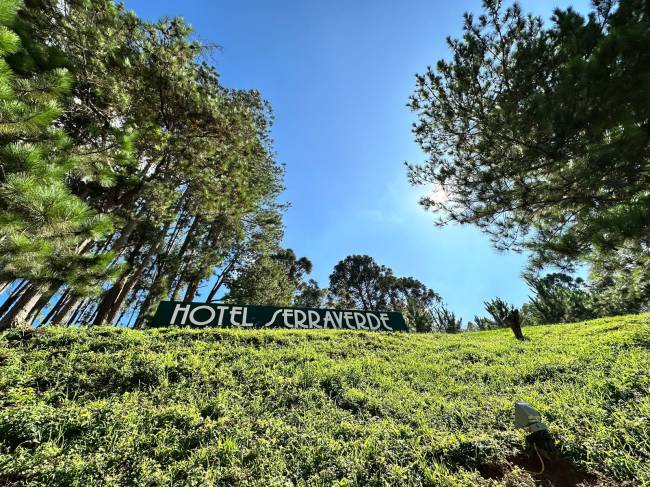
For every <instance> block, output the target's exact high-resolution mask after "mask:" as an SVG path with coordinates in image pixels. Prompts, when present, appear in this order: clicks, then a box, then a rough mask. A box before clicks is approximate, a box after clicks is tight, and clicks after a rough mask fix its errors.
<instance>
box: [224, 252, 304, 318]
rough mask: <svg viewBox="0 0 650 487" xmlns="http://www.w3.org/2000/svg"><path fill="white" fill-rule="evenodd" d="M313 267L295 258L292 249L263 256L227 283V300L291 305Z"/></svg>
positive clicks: (302, 259) (230, 301)
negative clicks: (304, 278) (303, 279)
mask: <svg viewBox="0 0 650 487" xmlns="http://www.w3.org/2000/svg"><path fill="white" fill-rule="evenodd" d="M311 268H312V264H311V262H310V261H309V259H307V258H306V257H301V258H299V259H298V258H296V254H295V253H294V252H293V250H291V249H280V250H278V251H277V252H276V253H274V254H273V255H268V256H267V255H262V256H260V257H259V258H258V259H256V260H255V261H253V262H252V263H251V264H250V266H248V267H246V268H244V269H242V271H241V272H240V273H239V275H237V276H236V277H235V278H234V279H233V281H232V282H230V283H229V284H228V287H229V292H228V294H226V296H225V297H224V301H225V302H228V303H246V304H257V305H271V306H289V305H291V304H292V302H293V300H294V296H295V295H296V293H297V292H298V289H299V287H300V285H301V283H302V278H303V276H304V275H305V274H309V273H310V272H311Z"/></svg>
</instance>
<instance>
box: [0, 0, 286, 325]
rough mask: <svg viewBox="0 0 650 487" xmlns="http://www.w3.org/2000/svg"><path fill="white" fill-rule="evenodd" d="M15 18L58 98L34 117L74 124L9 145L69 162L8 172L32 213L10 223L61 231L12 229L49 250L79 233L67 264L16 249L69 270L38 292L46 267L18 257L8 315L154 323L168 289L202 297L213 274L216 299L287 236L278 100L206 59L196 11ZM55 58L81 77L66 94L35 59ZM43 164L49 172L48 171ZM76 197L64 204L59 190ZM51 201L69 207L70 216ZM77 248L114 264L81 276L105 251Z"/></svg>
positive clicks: (57, 6)
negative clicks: (235, 83)
mask: <svg viewBox="0 0 650 487" xmlns="http://www.w3.org/2000/svg"><path fill="white" fill-rule="evenodd" d="M16 29H17V31H18V32H20V34H21V36H23V37H24V38H25V39H27V41H26V42H25V46H26V47H25V50H24V51H25V52H24V53H18V54H20V55H16V56H14V57H12V59H11V61H12V63H13V64H14V65H15V66H17V68H16V69H18V70H19V72H20V73H22V74H23V75H24V76H25V77H28V76H29V78H30V80H31V81H30V82H31V83H33V84H35V85H38V84H39V83H40V84H41V85H43V86H41V88H43V90H42V92H38V93H40V94H39V96H40V98H41V99H40V100H39V103H41V102H42V103H45V102H47V106H48V107H49V109H48V110H47V111H46V112H44V113H43V114H42V115H41V116H39V117H31V118H29V119H28V120H31V122H30V124H31V125H30V127H31V126H32V125H34V124H35V122H36V121H38V124H37V125H38V128H39V130H42V131H45V132H46V133H47V134H49V135H52V134H54V133H58V134H64V132H65V134H67V137H65V141H64V142H65V144H64V145H63V146H62V145H61V144H59V145H57V146H56V150H55V151H50V152H45V151H44V150H43V149H41V150H40V151H36V150H35V151H32V152H33V153H32V154H31V155H30V153H29V152H26V151H24V150H23V151H22V152H21V151H18V150H14V149H13V146H9V149H12V150H13V153H12V154H9V155H11V157H12V158H13V159H12V160H14V161H17V162H20V161H21V160H26V161H27V162H29V163H30V164H33V165H35V164H37V163H38V158H35V157H34V153H38V154H39V155H40V156H41V158H42V159H43V164H40V165H39V167H42V168H44V169H47V170H48V171H56V174H54V175H53V176H52V177H49V176H48V175H47V174H42V171H41V172H40V173H39V172H38V171H35V172H34V174H32V175H27V176H30V177H31V179H30V178H28V177H27V176H23V175H21V176H16V175H14V176H12V177H13V178H14V179H16V178H17V179H19V181H17V182H16V184H13V186H11V185H10V184H8V183H9V181H8V182H7V184H5V186H6V187H5V190H6V191H5V192H4V194H5V197H6V198H7V200H8V201H14V204H13V206H8V208H10V209H11V210H12V211H14V212H15V211H18V210H17V209H19V210H20V211H22V212H23V213H25V215H24V216H21V218H20V219H18V218H16V219H15V220H16V221H18V220H19V222H18V223H19V225H18V226H16V228H15V229H13V228H12V231H13V230H15V231H14V233H15V234H16V235H22V234H21V229H22V228H23V227H24V228H28V229H30V231H31V232H36V231H39V232H41V233H46V232H47V235H43V237H44V238H43V239H42V240H39V239H38V238H35V237H34V236H29V235H26V236H25V237H24V238H23V239H22V240H16V239H14V240H16V242H17V243H16V245H15V246H19V245H20V246H22V247H21V248H22V249H27V250H29V251H30V252H31V254H34V255H36V256H38V255H39V252H40V253H44V252H45V253H46V254H47V253H48V252H49V253H51V252H50V247H51V246H53V244H56V243H57V242H56V240H55V239H54V238H49V239H48V238H45V237H47V236H48V235H54V236H56V237H58V236H66V235H68V233H74V235H75V238H76V242H77V243H78V244H79V245H78V247H73V251H67V252H66V253H65V255H64V256H63V257H64V258H61V259H60V260H61V262H58V261H57V262H56V264H57V265H58V267H57V266H55V265H44V264H43V265H41V260H42V259H41V260H39V259H31V260H30V259H28V258H22V259H17V258H16V259H14V261H15V262H16V264H15V265H14V267H15V268H18V267H19V265H23V266H25V265H26V264H25V262H31V261H32V260H33V261H34V262H35V264H34V265H32V267H33V268H35V269H37V270H40V271H41V272H42V273H47V272H50V271H51V270H52V269H58V268H59V267H61V268H64V269H65V270H66V271H67V273H66V274H65V275H64V276H59V275H58V274H57V275H56V276H55V277H56V279H54V278H49V277H48V276H46V277H48V280H47V283H48V286H47V289H46V291H45V292H42V294H41V295H40V297H39V295H38V293H36V292H35V290H34V285H35V284H39V283H40V281H39V280H38V279H40V276H33V275H26V273H25V272H22V271H21V273H19V272H18V271H12V268H11V267H8V266H5V267H6V269H7V271H6V273H7V272H9V271H11V272H12V273H11V275H7V277H6V279H7V282H8V286H9V287H6V286H4V283H3V282H0V292H1V291H5V292H6V294H5V301H4V303H3V304H2V305H1V306H0V316H2V314H4V313H9V314H12V313H13V314H16V313H21V316H23V317H24V318H25V321H26V322H28V323H37V322H39V321H40V322H53V323H66V324H68V323H74V322H77V323H80V322H84V323H85V322H92V323H94V324H97V325H99V324H102V323H123V324H124V323H128V324H131V325H134V326H136V327H140V326H142V325H143V323H144V320H145V319H146V317H148V316H150V315H151V313H152V312H153V310H154V309H155V307H156V304H157V302H158V301H159V300H160V299H165V298H171V299H185V300H192V299H194V298H196V297H197V295H198V294H199V289H200V288H201V287H202V286H204V285H205V284H206V283H207V282H208V281H209V280H212V282H213V286H212V288H211V289H209V290H206V291H207V292H206V294H207V295H206V296H205V299H206V300H215V299H217V298H218V297H221V296H222V295H223V292H224V288H225V286H227V284H228V283H233V282H234V278H235V276H237V275H242V274H245V271H244V270H245V269H248V268H249V267H250V265H251V263H252V262H255V261H258V260H260V259H262V258H263V257H264V256H269V255H271V254H272V253H273V252H276V250H277V248H278V243H279V241H280V240H281V238H282V230H283V229H282V221H281V214H282V211H283V209H284V206H283V205H281V204H279V203H278V202H277V196H278V194H279V193H280V192H281V191H282V189H283V188H282V177H283V168H282V166H281V165H279V164H277V163H276V162H275V160H274V158H273V148H272V141H271V139H270V126H271V124H272V121H273V118H272V114H271V110H270V107H269V105H268V103H266V101H264V99H263V98H262V97H261V95H260V93H259V92H258V91H256V90H237V89H231V88H226V87H224V86H223V85H222V84H221V83H220V80H219V73H218V72H217V71H216V70H215V69H214V67H212V66H210V65H209V64H208V63H207V62H206V56H208V55H209V54H210V51H211V48H212V46H210V45H206V44H204V43H201V42H199V41H198V40H196V39H194V38H193V36H192V32H191V28H190V27H189V26H188V25H187V24H186V23H185V22H184V21H183V20H182V19H172V18H165V19H162V20H160V21H158V22H146V21H144V20H142V19H139V18H138V17H137V16H136V15H135V14H134V13H132V12H127V11H126V10H125V8H124V7H123V6H122V5H120V4H117V3H115V2H113V1H112V0H92V1H90V0H36V1H30V2H27V4H26V6H25V8H23V9H22V10H20V12H19V15H18V20H17V23H16ZM44 46H47V47H44ZM53 62H55V63H56V64H57V66H59V67H66V68H67V69H68V70H69V71H70V72H71V73H72V75H73V77H72V79H70V78H68V77H63V76H62V77H61V79H62V80H64V81H65V80H67V81H65V83H64V82H63V81H61V82H59V83H58V84H57V83H55V80H56V79H58V78H56V77H55V76H54V75H55V74H56V73H59V72H60V70H59V71H52V72H51V76H50V78H49V79H48V80H47V81H48V82H50V84H51V85H52V86H58V85H61V86H63V85H66V86H65V88H67V91H66V90H63V89H62V88H57V94H58V95H60V96H59V97H58V98H57V101H59V102H60V108H61V109H59V107H56V106H54V104H53V103H51V102H50V100H49V98H48V96H47V94H48V92H47V90H46V89H45V88H44V87H45V84H44V82H40V81H38V80H39V79H40V78H36V74H38V73H35V72H37V71H38V70H39V69H41V70H42V68H41V67H42V66H46V65H47V64H48V63H53ZM61 73H62V71H61ZM43 79H45V78H43ZM20 82H21V83H23V88H25V86H26V85H25V82H24V80H23V79H22V78H20ZM64 91H65V92H66V93H64ZM26 93H27V95H24V94H23V98H24V99H26V100H28V101H29V100H30V99H29V91H27V92H26ZM35 93H36V91H35ZM5 95H7V96H9V95H10V92H9V91H7V90H5ZM52 99H54V98H52ZM30 106H31V105H30ZM34 106H36V105H34ZM53 127H56V129H54V128H53ZM59 138H61V137H59ZM30 142H31V141H30ZM64 149H65V150H64ZM5 152H6V151H5ZM50 153H51V154H52V157H50V156H49V154H50ZM68 154H70V155H71V156H72V157H68ZM30 161H31V162H30ZM46 163H47V164H46ZM12 171H13V169H12ZM37 176H38V177H45V179H42V181H43V183H44V184H43V187H41V185H39V183H38V182H37V180H36V179H35V178H36V177H37ZM63 176H65V177H63ZM20 178H22V179H20ZM18 183H20V184H18ZM26 198H28V200H29V201H27V199H26ZM65 198H67V199H66V200H65V201H66V205H63V204H61V205H59V204H56V203H57V201H58V200H62V199H65ZM74 201H77V204H76V205H73V204H72V203H74ZM3 203H4V201H3ZM27 203H29V205H28V204H27ZM48 203H50V204H48ZM30 205H31V206H30ZM32 207H33V208H32ZM44 212H45V213H51V214H54V213H56V214H62V215H64V217H65V218H67V220H65V218H64V220H65V221H64V222H63V223H65V224H66V225H67V226H62V225H61V224H60V222H59V220H56V221H50V220H52V218H50V219H49V220H48V219H47V218H49V215H48V214H46V215H45V216H43V215H41V214H42V213H44ZM109 217H110V221H111V222H112V223H113V227H112V228H111V227H110V226H109V225H107V222H108V219H109ZM80 221H81V222H85V223H84V225H81V224H80V223H79V222H80ZM1 224H2V223H0V225H1ZM100 224H102V225H100ZM100 227H101V228H100ZM100 229H101V230H102V231H100ZM5 244H6V242H5ZM48 245H49V246H50V247H48ZM34 246H36V247H37V248H36V249H35V250H34V249H31V247H34ZM42 248H43V249H45V250H42ZM69 248H70V246H69V245H68V246H67V247H66V249H69ZM79 248H82V249H84V251H85V252H87V253H88V255H89V256H94V258H95V260H96V261H97V265H96V266H100V267H101V268H102V270H103V271H104V274H103V275H100V276H99V277H98V278H97V279H95V281H93V282H91V283H87V282H85V281H83V282H82V281H81V276H83V275H84V271H88V270H92V269H93V265H94V261H92V260H91V258H90V257H89V256H85V255H84V260H83V261H82V262H80V263H79V265H78V266H76V267H75V265H73V264H74V260H75V259H76V260H80V259H81V257H79V256H78V255H77V254H78V253H79V250H78V249H79ZM27 250H21V252H22V253H23V254H26V252H27ZM75 252H77V254H76V253H75ZM111 252H112V254H111ZM1 254H2V255H0V257H2V258H7V256H9V255H10V254H9V253H7V252H5V251H4V249H3V250H2V253H1ZM102 255H104V256H108V258H103V259H101V256H102ZM37 264H38V267H37ZM48 264H49V262H48ZM266 264H268V262H267V263H266ZM30 265H31V264H30ZM96 266H95V267H96ZM32 274H34V273H32ZM71 276H72V277H75V276H79V279H78V280H77V281H74V280H72V277H71ZM21 277H22V278H24V279H28V280H29V281H28V282H29V285H28V286H24V281H21V280H19V279H18V278H21ZM82 284H83V285H82ZM91 284H92V285H94V288H92V290H94V292H92V293H91V292H89V290H88V288H89V287H90V285H91ZM278 286H279V287H282V286H283V284H281V283H278ZM290 294H291V293H290ZM277 299H279V300H281V301H282V300H283V299H284V298H279V297H278V298H277ZM5 303H8V304H9V306H4V304H5ZM46 309H47V310H48V313H47V315H46V316H42V317H41V319H40V320H39V318H38V316H39V314H40V313H41V311H42V310H46Z"/></svg>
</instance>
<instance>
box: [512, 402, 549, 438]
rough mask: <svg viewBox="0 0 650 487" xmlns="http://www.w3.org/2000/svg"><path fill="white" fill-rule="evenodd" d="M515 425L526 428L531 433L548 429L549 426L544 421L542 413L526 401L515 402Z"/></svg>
mask: <svg viewBox="0 0 650 487" xmlns="http://www.w3.org/2000/svg"><path fill="white" fill-rule="evenodd" d="M515 426H517V427H518V428H523V429H525V430H526V431H528V433H530V434H533V433H537V432H538V431H548V427H547V426H546V425H545V424H544V423H542V415H541V414H540V413H539V411H538V410H537V409H535V408H534V407H533V406H531V405H530V404H528V403H527V402H524V401H517V402H516V403H515Z"/></svg>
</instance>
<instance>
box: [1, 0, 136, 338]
mask: <svg viewBox="0 0 650 487" xmlns="http://www.w3.org/2000/svg"><path fill="white" fill-rule="evenodd" d="M19 7H20V3H19V2H17V1H15V0H1V1H0V12H2V15H1V16H0V56H1V58H0V283H3V284H4V283H7V282H12V281H18V280H22V281H27V282H29V286H26V287H25V288H24V291H23V293H22V295H21V298H22V299H20V300H18V302H17V304H19V305H20V306H15V307H14V308H13V309H11V310H9V309H7V311H8V313H7V314H6V315H5V316H4V317H2V316H1V315H0V317H2V318H3V319H2V324H1V325H0V328H2V327H6V326H8V325H10V324H12V323H13V322H14V321H16V320H20V319H25V318H26V315H25V314H22V315H21V314H20V312H21V311H23V308H24V307H25V306H27V304H28V303H29V302H31V303H33V304H35V303H37V302H39V301H41V302H42V301H43V299H41V298H45V302H47V299H49V297H50V296H51V294H52V292H53V290H54V289H58V288H59V287H61V286H63V285H66V286H68V287H69V288H70V289H73V290H74V292H75V293H77V294H78V295H81V296H92V295H97V294H98V293H100V292H101V285H102V284H103V283H104V282H110V279H111V277H112V273H111V271H110V270H109V265H110V262H111V260H112V259H113V258H114V255H113V254H111V253H107V252H103V251H99V250H98V251H94V252H91V251H90V248H89V246H88V243H89V242H90V241H91V240H93V239H100V238H102V237H104V236H105V235H106V234H107V233H108V232H110V231H111V229H112V224H111V220H110V217H109V216H108V215H103V214H98V213H97V212H95V211H94V210H93V209H92V208H91V207H90V206H89V205H88V204H87V203H86V202H85V201H84V200H83V199H82V198H80V197H78V196H77V195H75V194H73V192H72V191H71V189H70V187H69V185H68V182H69V179H70V178H71V177H74V175H75V174H77V173H79V172H82V171H83V170H84V168H86V167H87V166H88V164H89V162H90V161H89V157H88V156H87V155H85V154H82V153H80V151H79V150H78V149H79V148H78V147H75V146H74V144H73V143H72V141H71V139H70V137H69V136H68V134H66V132H65V131H64V130H63V129H62V128H60V127H56V124H55V121H56V120H57V119H58V118H59V117H60V116H61V114H62V112H63V108H62V104H61V101H62V100H63V99H64V96H65V94H66V93H67V92H68V91H69V89H70V85H71V78H70V75H69V73H68V71H67V70H66V69H63V68H61V67H58V66H57V65H56V63H55V62H53V61H52V60H50V59H49V56H48V54H49V53H48V51H47V49H45V48H42V52H41V53H40V54H41V59H39V61H40V62H38V63H37V62H36V60H35V59H34V57H33V54H34V53H33V52H32V50H33V49H34V46H33V43H32V40H31V38H30V37H29V32H27V31H26V30H25V29H21V28H20V25H18V27H15V16H16V12H17V10H18V8H19ZM12 28H13V29H15V31H14V30H12ZM19 34H20V35H19ZM117 154H121V156H124V152H120V149H117V150H115V151H113V153H107V154H106V160H105V164H107V165H110V163H111V160H112V158H114V157H117Z"/></svg>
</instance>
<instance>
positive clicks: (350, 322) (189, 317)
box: [168, 303, 394, 331]
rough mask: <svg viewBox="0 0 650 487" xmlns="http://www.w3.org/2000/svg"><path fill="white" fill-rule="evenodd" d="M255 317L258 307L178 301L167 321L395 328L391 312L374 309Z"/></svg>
mask: <svg viewBox="0 0 650 487" xmlns="http://www.w3.org/2000/svg"><path fill="white" fill-rule="evenodd" d="M269 311H270V310H269ZM262 316H264V315H262ZM266 316H268V315H266ZM265 318H266V317H265ZM249 319H250V320H251V321H249ZM263 319H264V318H263ZM256 320H257V321H259V320H260V314H259V311H256V309H255V307H252V309H250V310H249V308H248V307H247V306H225V305H219V306H217V305H210V304H201V305H193V304H191V303H187V304H185V303H175V305H174V308H173V311H172V313H171V319H170V320H169V322H168V323H169V324H170V325H181V326H182V325H186V324H189V325H193V326H207V325H214V326H219V327H221V326H234V327H238V328H252V327H255V326H259V325H262V327H265V328H268V327H276V326H280V327H285V328H302V329H328V328H331V329H343V328H347V329H351V330H371V331H376V330H380V329H384V330H389V331H393V330H394V329H393V327H392V326H391V325H390V317H389V314H388V313H383V312H371V311H363V312H362V311H345V310H344V311H336V310H314V309H297V308H278V309H275V310H273V314H272V315H271V319H270V320H269V321H268V322H267V323H265V324H263V322H262V323H257V322H256ZM256 323H257V324H256Z"/></svg>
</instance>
